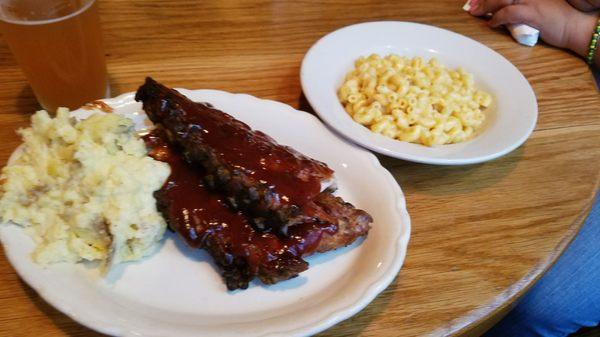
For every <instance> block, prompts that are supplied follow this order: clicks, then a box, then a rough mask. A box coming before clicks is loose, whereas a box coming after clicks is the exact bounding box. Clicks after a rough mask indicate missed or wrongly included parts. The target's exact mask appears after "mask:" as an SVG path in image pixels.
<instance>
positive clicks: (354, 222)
mask: <svg viewBox="0 0 600 337" xmlns="http://www.w3.org/2000/svg"><path fill="white" fill-rule="evenodd" d="M144 140H145V141H146V144H147V145H148V147H149V148H150V149H151V152H150V155H151V156H152V157H153V158H155V159H156V160H160V161H164V162H167V163H168V164H169V166H170V167H171V175H170V177H169V179H168V180H167V182H165V184H164V186H163V187H162V189H161V190H159V191H158V192H156V195H155V196H156V198H157V201H158V208H159V210H160V211H161V212H162V214H163V215H164V217H165V219H167V222H168V223H169V227H170V228H171V229H172V230H174V231H176V232H177V233H179V234H180V235H181V236H182V237H183V238H184V239H185V240H186V242H187V243H188V244H189V245H190V246H192V247H196V248H202V249H206V250H207V251H208V252H209V253H210V255H211V256H212V257H213V258H214V260H215V262H216V263H217V265H218V266H219V268H220V269H221V270H222V276H223V278H224V280H225V283H226V284H227V288H228V289H229V290H235V289H246V288H247V287H248V283H249V282H250V281H251V280H252V279H254V278H255V277H256V278H258V279H260V280H261V281H262V282H263V283H265V284H273V283H276V282H279V281H282V280H287V279H289V278H292V277H295V276H297V275H298V273H300V272H302V271H304V270H306V269H307V268H308V263H307V262H306V261H305V260H304V259H303V257H305V256H308V255H310V254H312V253H314V252H325V251H328V250H332V249H336V248H339V247H343V246H346V245H348V244H350V243H352V242H354V241H355V240H356V239H357V238H359V237H361V236H364V235H366V234H367V232H368V230H369V223H370V222H371V221H372V220H371V217H370V216H369V215H368V214H367V213H366V212H364V211H361V210H358V209H355V208H354V207H353V206H352V205H350V204H348V203H345V202H343V201H342V200H341V199H340V198H338V197H335V196H333V195H332V194H331V193H329V192H323V193H320V194H319V195H318V196H317V197H316V198H315V200H314V202H313V203H311V206H310V210H308V211H309V212H310V214H311V215H312V216H313V217H315V218H319V219H321V220H319V221H312V222H304V223H300V224H297V225H295V226H292V227H290V228H289V232H288V235H287V236H280V235H277V234H275V233H272V232H271V233H269V232H259V231H256V230H255V229H254V228H253V227H252V226H251V225H250V224H249V222H248V221H247V219H246V217H245V216H244V215H243V214H242V213H241V212H240V211H235V210H233V209H231V208H230V207H229V206H228V205H227V204H226V203H224V202H223V198H222V197H221V196H220V194H219V193H216V192H214V191H211V190H209V189H207V188H206V187H205V183H204V182H203V181H204V179H203V178H204V176H205V175H206V174H207V173H206V171H205V170H204V169H203V168H202V167H201V166H198V165H194V164H190V163H188V162H187V161H186V160H185V159H184V157H183V155H182V153H180V151H179V150H178V148H177V147H176V146H175V145H173V144H170V143H169V140H168V137H167V135H166V132H165V131H164V130H162V129H161V128H157V129H155V130H154V131H153V132H152V133H151V134H149V135H147V136H145V137H144ZM323 219H328V220H323Z"/></svg>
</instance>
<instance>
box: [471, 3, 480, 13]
mask: <svg viewBox="0 0 600 337" xmlns="http://www.w3.org/2000/svg"><path fill="white" fill-rule="evenodd" d="M478 4H479V0H471V1H469V6H471V9H469V13H473V11H475V10H476V9H477V5H478Z"/></svg>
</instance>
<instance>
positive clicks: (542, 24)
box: [469, 0, 600, 57]
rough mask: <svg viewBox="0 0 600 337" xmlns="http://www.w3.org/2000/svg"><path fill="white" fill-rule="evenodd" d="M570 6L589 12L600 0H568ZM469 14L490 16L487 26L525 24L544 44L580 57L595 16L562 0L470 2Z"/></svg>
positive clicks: (588, 37) (478, 0) (595, 18)
mask: <svg viewBox="0 0 600 337" xmlns="http://www.w3.org/2000/svg"><path fill="white" fill-rule="evenodd" d="M569 1H570V2H571V3H573V6H582V8H585V9H587V8H591V7H592V6H595V5H598V4H600V0H569ZM470 4H471V10H469V13H471V14H472V15H475V16H484V15H488V14H491V15H492V16H491V19H490V21H489V24H490V26H492V27H498V26H501V25H505V24H511V23H514V24H519V23H522V24H526V25H528V26H531V27H533V28H536V29H538V30H539V31H540V37H541V38H542V40H544V41H545V42H546V43H548V44H551V45H553V46H556V47H559V48H568V49H571V50H573V51H574V52H576V53H577V54H579V55H580V56H582V57H585V55H586V54H587V48H588V46H589V43H590V39H591V36H592V32H593V30H594V27H595V26H596V22H597V20H598V18H597V15H596V14H591V13H584V12H581V11H579V10H577V9H575V7H573V6H571V5H570V4H569V2H567V1H565V0H471V2H470Z"/></svg>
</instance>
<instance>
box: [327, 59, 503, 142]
mask: <svg viewBox="0 0 600 337" xmlns="http://www.w3.org/2000/svg"><path fill="white" fill-rule="evenodd" d="M338 98H339V100H340V102H341V103H342V104H343V106H344V108H345V110H346V112H348V114H349V115H350V116H352V118H353V119H354V120H355V121H356V122H358V123H360V124H362V125H364V126H367V127H368V128H370V129H371V131H373V132H377V133H380V134H382V135H384V136H386V137H390V138H393V139H398V140H401V141H407V142H411V143H418V144H423V145H427V146H432V145H441V144H451V143H458V142H462V141H465V140H468V139H470V138H472V137H473V136H474V135H475V132H476V131H477V130H478V128H479V127H481V125H482V124H483V122H484V120H485V114H484V112H483V109H485V108H487V107H489V106H490V104H491V103H492V96H491V95H490V94H488V93H486V92H484V91H481V90H478V89H476V88H475V86H474V79H473V75H472V74H469V73H467V72H465V71H464V70H463V69H462V68H458V69H456V70H452V69H448V68H446V67H445V66H444V65H442V64H440V63H439V62H438V61H437V60H436V59H431V60H429V62H424V61H423V59H422V58H420V57H415V58H412V59H410V58H407V57H401V56H398V55H394V54H390V55H388V56H385V57H381V56H379V55H377V54H372V55H370V56H369V57H366V58H365V57H360V58H359V59H358V60H356V62H355V69H354V70H352V71H351V72H349V73H348V75H347V76H346V80H345V82H344V84H342V86H341V87H340V89H339V91H338Z"/></svg>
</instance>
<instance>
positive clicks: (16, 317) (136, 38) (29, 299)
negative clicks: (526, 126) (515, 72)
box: [0, 0, 600, 337]
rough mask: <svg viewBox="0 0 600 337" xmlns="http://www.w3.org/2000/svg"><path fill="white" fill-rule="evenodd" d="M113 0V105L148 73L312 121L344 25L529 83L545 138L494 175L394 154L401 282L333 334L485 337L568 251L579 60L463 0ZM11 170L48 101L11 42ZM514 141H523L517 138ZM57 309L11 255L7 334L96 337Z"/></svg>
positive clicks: (592, 186) (593, 167) (599, 121)
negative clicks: (483, 62)
mask: <svg viewBox="0 0 600 337" xmlns="http://www.w3.org/2000/svg"><path fill="white" fill-rule="evenodd" d="M363 2H365V1H355V2H354V3H349V2H348V1H343V2H341V1H331V2H328V3H325V4H322V3H321V2H318V1H314V2H311V1H280V2H263V1H243V2H242V1H240V2H234V1H227V2H221V1H183V0H181V1H141V0H135V1H132V0H111V1H101V3H100V8H101V16H102V21H103V23H104V28H103V29H104V36H105V45H106V53H107V56H108V68H109V72H110V76H111V84H112V90H113V94H119V93H123V92H127V91H132V90H135V89H136V88H137V86H138V85H139V84H140V83H141V82H142V80H143V78H144V76H146V75H152V76H154V77H156V78H157V79H159V80H160V81H163V82H165V83H166V84H168V85H170V86H175V87H186V88H190V89H196V88H214V89H221V90H226V91H231V92H243V93H249V94H252V95H255V96H258V97H262V98H268V99H273V100H278V101H281V102H285V103H287V104H290V105H292V106H293V107H295V108H300V109H303V110H307V111H311V108H310V107H309V106H308V104H307V103H306V100H305V99H304V97H303V96H302V91H301V89H300V82H299V67H300V62H301V60H302V57H303V55H304V53H305V52H306V50H307V49H308V48H309V47H310V46H311V45H312V44H313V43H314V42H315V41H316V40H317V39H318V38H319V37H321V36H323V35H324V34H326V33H328V32H330V31H332V30H335V29H337V28H340V27H343V26H346V25H349V24H353V23H358V22H364V21H374V20H405V21H415V22H421V23H426V24H430V25H435V26H439V27H442V28H446V29H450V30H452V31H455V32H458V33H460V34H463V35H466V36H469V37H471V38H474V39H476V40H478V41H480V42H482V43H484V44H486V45H488V46H490V47H491V48H493V49H495V50H496V51H498V52H499V53H501V54H502V55H504V56H505V57H506V58H508V59H509V60H510V61H511V62H513V63H514V64H515V65H516V66H517V67H518V68H519V69H520V70H521V71H522V72H523V74H524V75H525V76H526V77H527V79H528V80H529V81H530V83H531V85H532V86H533V89H534V90H535V93H536V95H537V97H538V101H539V111H540V117H539V121H538V125H537V128H536V130H535V132H534V133H533V136H532V137H531V138H530V139H529V140H528V141H527V143H526V144H525V145H523V146H521V147H520V148H519V149H517V150H515V151H513V152H512V153H510V154H509V155H507V156H505V157H503V158H500V159H497V160H494V161H492V162H488V163H485V164H480V165H473V166H463V167H439V166H428V165H420V164H413V163H408V162H404V161H400V160H395V159H390V158H383V157H382V158H381V160H382V162H383V163H384V165H385V166H386V167H387V168H388V169H389V170H390V171H391V172H393V174H394V176H395V177H396V178H397V180H398V182H399V183H400V185H401V186H402V189H403V190H404V193H405V194H406V198H407V202H408V209H409V212H410V214H411V216H412V221H413V232H412V238H411V241H410V245H409V250H408V257H407V259H406V262H405V265H404V267H403V268H402V271H401V273H400V275H399V277H398V278H397V279H396V280H395V281H394V282H393V283H392V285H390V286H389V287H388V288H387V290H385V291H384V292H383V293H382V294H381V295H380V296H379V297H377V298H376V299H375V300H374V301H373V303H371V304H370V305H369V306H368V307H367V308H366V309H365V310H363V311H362V312H361V313H359V314H357V315H356V316H354V317H353V318H351V319H349V320H347V321H345V322H343V323H340V324H338V325H337V326H335V327H333V328H331V329H329V330H327V331H325V332H323V333H322V334H321V336H330V337H332V336H421V335H452V334H461V333H466V334H470V335H476V334H478V333H479V332H481V331H482V330H483V329H484V328H485V327H486V326H487V325H489V324H490V322H493V321H494V320H495V319H497V318H498V317H499V315H498V314H499V313H501V312H502V311H503V310H504V309H506V308H507V307H508V306H509V305H510V304H511V303H512V302H514V300H515V299H516V298H518V297H519V295H521V294H522V293H523V292H524V291H525V290H526V289H527V288H528V287H529V286H530V285H531V284H532V283H533V282H534V281H535V280H536V279H537V278H538V277H539V276H540V275H541V274H542V273H543V272H544V271H545V270H546V269H548V267H549V266H550V265H551V264H552V263H553V261H554V260H555V259H556V258H557V257H558V256H559V255H560V253H561V252H562V251H563V250H564V248H565V247H566V246H567V245H568V243H569V242H570V240H571V239H572V238H573V236H574V235H575V234H576V233H577V231H578V229H579V228H580V226H581V224H582V222H583V220H584V218H585V216H586V214H587V213H588V211H589V207H590V205H591V202H592V199H593V196H594V193H595V192H596V190H597V189H598V184H599V179H600V108H599V107H600V97H599V95H598V92H597V91H596V87H595V86H594V82H593V79H592V75H591V74H590V71H589V69H588V68H587V67H586V66H585V65H584V62H583V61H581V60H580V59H578V58H577V57H575V56H573V55H571V54H569V53H567V52H564V51H561V50H557V49H554V48H551V47H548V46H546V45H543V44H542V45H539V46H537V47H535V48H528V47H523V46H520V45H518V44H516V43H515V42H513V40H512V39H511V38H510V36H508V35H507V34H506V33H505V32H504V31H503V30H495V31H494V30H490V29H489V28H488V27H487V26H486V25H485V23H484V22H483V21H481V20H478V19H474V18H471V17H470V16H469V15H467V14H465V13H464V12H462V11H461V9H460V7H461V5H462V4H461V1H370V2H368V3H363ZM0 74H2V77H1V80H0V123H1V124H2V128H0V139H2V142H0V162H2V163H5V162H6V159H7V158H8V155H9V154H10V153H11V152H12V151H13V150H14V148H15V147H16V146H17V145H18V143H19V139H18V138H17V137H16V135H15V133H14V130H15V129H16V128H18V127H23V126H26V125H27V124H28V118H29V116H30V115H31V113H32V112H33V111H34V110H35V109H36V103H35V100H34V98H33V96H32V92H31V90H30V89H29V87H28V86H27V82H26V80H25V78H24V77H23V75H22V74H21V72H20V70H19V67H18V66H17V65H16V64H15V61H14V59H13V58H12V56H11V55H10V53H9V51H8V49H7V47H6V45H5V44H4V42H0ZM507 132H510V130H507ZM93 334H94V333H93V332H91V331H90V330H88V329H86V328H85V327H83V326H80V325H79V324H77V323H76V322H74V321H73V320H71V319H69V318H68V317H66V316H64V315H63V314H61V313H59V312H58V311H56V310H55V309H53V308H52V307H50V306H49V305H47V304H46V303H45V302H44V301H43V300H42V299H40V297H39V296H38V295H37V294H35V292H34V291H32V290H31V289H30V288H29V287H28V286H26V285H25V284H24V283H23V282H22V281H20V280H19V278H18V277H17V275H16V274H15V272H14V271H13V269H12V268H11V266H10V265H9V264H8V262H7V261H6V259H5V257H4V255H3V253H2V256H0V335H3V336H34V335H44V336H61V335H69V336H90V335H93Z"/></svg>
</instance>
